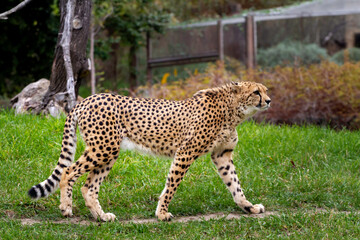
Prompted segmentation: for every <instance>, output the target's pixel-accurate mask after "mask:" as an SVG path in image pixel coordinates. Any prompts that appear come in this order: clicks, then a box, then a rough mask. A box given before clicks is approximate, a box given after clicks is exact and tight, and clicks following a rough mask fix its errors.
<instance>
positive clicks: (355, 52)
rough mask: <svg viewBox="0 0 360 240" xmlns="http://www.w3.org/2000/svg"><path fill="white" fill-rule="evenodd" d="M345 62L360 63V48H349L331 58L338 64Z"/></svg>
mask: <svg viewBox="0 0 360 240" xmlns="http://www.w3.org/2000/svg"><path fill="white" fill-rule="evenodd" d="M344 59H345V62H346V61H349V62H359V61H360V49H359V48H349V49H345V50H341V51H339V52H337V53H335V54H334V55H333V56H332V57H331V61H332V62H335V63H337V64H344Z"/></svg>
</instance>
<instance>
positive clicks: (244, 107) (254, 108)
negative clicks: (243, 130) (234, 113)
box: [233, 82, 271, 115]
mask: <svg viewBox="0 0 360 240" xmlns="http://www.w3.org/2000/svg"><path fill="white" fill-rule="evenodd" d="M233 89H234V92H235V95H236V96H237V99H238V104H237V108H238V111H239V112H241V113H243V114H245V115H253V114H255V113H256V112H258V111H264V110H267V109H268V108H269V107H270V102H271V99H270V97H269V96H268V95H267V93H266V91H267V88H266V87H265V86H264V85H262V84H261V83H255V82H238V83H233Z"/></svg>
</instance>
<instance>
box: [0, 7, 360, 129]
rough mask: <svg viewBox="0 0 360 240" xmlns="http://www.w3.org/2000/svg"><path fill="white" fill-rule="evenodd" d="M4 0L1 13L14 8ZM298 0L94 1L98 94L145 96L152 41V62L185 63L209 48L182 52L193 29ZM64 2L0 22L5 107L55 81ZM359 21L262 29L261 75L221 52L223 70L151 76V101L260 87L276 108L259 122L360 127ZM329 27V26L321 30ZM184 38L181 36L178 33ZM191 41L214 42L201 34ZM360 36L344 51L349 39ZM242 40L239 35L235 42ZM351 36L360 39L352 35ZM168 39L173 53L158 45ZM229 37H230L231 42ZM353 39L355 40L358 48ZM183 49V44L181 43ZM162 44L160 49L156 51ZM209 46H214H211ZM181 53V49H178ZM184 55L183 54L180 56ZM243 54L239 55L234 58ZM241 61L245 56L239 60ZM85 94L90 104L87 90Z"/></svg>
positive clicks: (173, 69)
mask: <svg viewBox="0 0 360 240" xmlns="http://www.w3.org/2000/svg"><path fill="white" fill-rule="evenodd" d="M18 2H19V1H18V0H8V1H6V2H4V3H3V4H2V5H1V6H0V12H3V11H6V10H8V9H10V8H11V7H13V6H14V5H16V4H17V3H18ZM302 2H304V1H300V0H276V1H267V0H222V1H219V0H203V1H197V0H189V1H175V0H124V1H120V0H114V1H101V0H94V1H93V24H92V28H93V31H94V33H95V63H96V79H97V92H116V93H119V94H127V95H128V94H133V95H137V96H140V97H143V96H145V97H146V96H149V92H148V88H147V86H146V50H145V45H146V33H147V32H149V33H151V36H152V39H153V40H154V41H153V43H152V44H154V46H155V47H154V49H153V50H154V52H153V53H152V54H153V56H161V54H163V53H164V52H166V51H168V52H169V53H171V52H173V53H179V52H180V54H186V51H196V50H197V49H199V48H201V47H203V48H205V49H207V48H210V47H208V45H206V44H208V43H205V42H201V41H200V42H199V43H197V45H191V44H192V43H191V44H190V43H187V42H184V43H183V45H182V46H177V45H176V44H177V43H176V44H175V43H174V45H173V46H171V44H170V43H171V42H176V41H182V40H183V39H181V37H179V35H176V34H175V33H176V31H178V33H180V34H182V33H181V31H185V30H187V29H188V27H185V28H181V29H180V28H179V26H184V25H186V26H191V24H198V23H204V21H208V22H209V21H213V20H217V19H220V18H222V19H231V18H237V17H241V16H243V15H242V14H244V13H247V12H250V11H257V10H262V13H264V14H266V13H269V12H271V10H269V9H271V8H275V7H284V6H289V5H291V6H296V5H299V4H301V3H302ZM59 15H60V14H59V9H58V0H53V1H47V2H46V1H32V2H31V3H30V4H29V5H28V6H27V7H25V8H24V9H21V10H20V11H19V12H17V13H15V14H13V15H11V16H10V17H9V19H8V20H6V21H1V22H0V31H1V37H0V100H1V99H8V98H11V97H13V96H14V95H15V94H17V93H18V92H20V91H21V90H22V89H23V88H24V87H25V86H26V85H27V84H29V83H31V82H34V81H37V80H38V79H40V78H49V76H50V69H51V64H52V61H53V53H54V48H55V44H56V38H57V32H58V26H59ZM358 17H359V15H355V16H339V17H331V16H329V17H322V18H317V17H313V18H298V19H283V20H278V21H263V22H261V24H258V29H257V56H256V62H257V67H256V68H255V69H246V68H245V66H244V61H243V60H244V58H245V57H246V56H245V55H244V53H243V52H239V49H236V47H235V48H234V47H232V48H229V49H225V56H226V57H225V61H223V62H216V63H194V64H188V65H176V66H168V67H161V68H154V69H153V72H152V79H153V83H154V85H153V90H152V96H153V97H161V98H167V99H177V100H179V99H184V98H186V97H189V96H191V95H192V94H193V93H195V92H196V91H197V90H199V89H203V88H209V87H213V86H218V85H219V84H223V83H226V82H229V81H241V80H246V81H257V82H262V83H264V84H266V85H267V86H268V87H269V90H270V95H271V96H272V98H273V102H272V108H271V109H270V110H269V111H267V112H266V113H263V114H261V115H258V116H257V117H256V119H257V120H258V121H263V120H265V121H268V122H272V123H289V124H294V123H296V124H298V123H312V124H322V125H330V126H332V127H334V128H338V129H341V128H344V127H345V128H349V129H359V128H360V116H359V113H360V108H359V106H360V102H359V99H360V80H359V76H360V72H359V71H360V70H359V69H360V65H359V63H358V61H360V49H359V47H360V45H359V44H360V35H359V34H357V32H356V31H358V32H360V30H359V29H360V26H359V24H358V23H359V21H357V19H358ZM325 24H327V26H326V27H323V25H324V26H325ZM179 29H180V30H179ZM194 29H195V30H193V31H192V32H190V33H187V34H188V35H189V36H191V35H198V38H199V39H201V38H203V39H206V38H209V37H208V36H211V35H207V34H210V33H209V31H210V30H211V29H210V28H209V29H210V30H206V29H205V28H203V29H200V28H194ZM349 29H355V30H352V31H353V32H351V34H354V33H355V40H354V41H355V42H354V41H353V42H354V43H353V44H348V43H347V42H346V41H347V32H349ZM236 31H237V34H240V35H236V34H233V33H234V32H236ZM354 31H355V32H354ZM169 32H174V35H173V36H172V38H168V40H167V41H168V42H169V41H170V43H169V44H168V46H167V47H168V49H166V46H165V44H164V42H162V41H163V40H161V36H163V35H162V34H164V33H169ZM243 32H244V25H243V24H234V25H225V26H224V36H225V38H226V39H225V44H227V45H228V46H235V45H232V44H234V43H233V42H232V41H235V42H236V41H238V42H240V45H241V44H243V43H242V42H241V41H242V35H241V34H242V33H243ZM232 34H233V35H232ZM356 37H358V39H357V40H356ZM185 40H186V39H185ZM156 41H157V42H156ZM209 46H210V45H209ZM177 47H178V49H176V48H177ZM179 49H180V50H179ZM236 54H238V55H236ZM236 56H239V57H236ZM80 95H81V96H82V97H86V96H88V95H90V78H89V82H86V83H83V86H82V87H81V89H80Z"/></svg>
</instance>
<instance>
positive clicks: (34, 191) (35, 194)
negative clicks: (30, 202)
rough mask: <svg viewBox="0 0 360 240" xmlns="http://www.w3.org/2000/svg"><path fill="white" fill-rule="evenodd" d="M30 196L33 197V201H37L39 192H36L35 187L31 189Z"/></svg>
mask: <svg viewBox="0 0 360 240" xmlns="http://www.w3.org/2000/svg"><path fill="white" fill-rule="evenodd" d="M28 195H29V197H31V198H32V199H37V198H38V196H37V192H36V190H35V187H32V188H30V190H29V191H28Z"/></svg>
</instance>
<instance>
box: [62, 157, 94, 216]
mask: <svg viewBox="0 0 360 240" xmlns="http://www.w3.org/2000/svg"><path fill="white" fill-rule="evenodd" d="M87 153H88V151H85V153H84V154H83V155H82V156H81V157H80V158H79V160H77V161H76V162H75V163H73V164H72V165H71V166H70V167H68V168H66V169H64V171H63V173H62V175H61V180H60V206H59V208H60V210H61V213H62V215H63V216H65V217H71V216H72V189H73V185H74V183H75V181H76V180H77V179H78V178H79V177H80V176H81V175H83V174H84V173H85V172H87V169H85V167H84V165H87V161H86V157H85V156H86V155H87Z"/></svg>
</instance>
